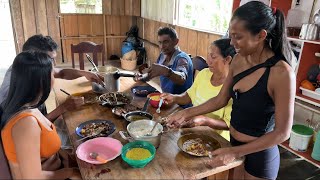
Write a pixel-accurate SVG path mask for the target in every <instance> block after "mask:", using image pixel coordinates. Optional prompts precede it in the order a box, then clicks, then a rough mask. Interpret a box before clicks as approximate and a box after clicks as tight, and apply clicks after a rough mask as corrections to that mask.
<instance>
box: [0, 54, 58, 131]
mask: <svg viewBox="0 0 320 180" xmlns="http://www.w3.org/2000/svg"><path fill="white" fill-rule="evenodd" d="M51 72H52V61H51V58H50V56H49V55H48V54H46V53H43V52H31V51H26V52H22V53H20V54H18V55H17V56H16V58H15V59H14V62H13V64H12V72H11V80H10V88H9V93H8V97H7V99H6V100H5V101H4V102H3V103H2V104H1V107H0V118H1V124H0V128H1V129H2V128H3V127H4V126H5V125H6V123H7V121H8V120H9V119H10V118H11V117H12V115H14V114H15V113H17V112H19V111H21V110H23V109H28V108H37V107H39V106H40V105H41V104H43V103H44V102H45V100H46V99H47V98H48V96H49V93H50V90H51ZM29 103H36V104H35V105H30V106H26V105H27V104H29Z"/></svg>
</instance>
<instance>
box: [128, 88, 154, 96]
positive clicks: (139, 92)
mask: <svg viewBox="0 0 320 180" xmlns="http://www.w3.org/2000/svg"><path fill="white" fill-rule="evenodd" d="M131 92H132V93H133V94H134V95H135V96H139V97H147V96H148V95H149V94H150V93H154V92H158V91H157V90H156V89H155V88H154V87H152V86H135V87H133V88H131Z"/></svg>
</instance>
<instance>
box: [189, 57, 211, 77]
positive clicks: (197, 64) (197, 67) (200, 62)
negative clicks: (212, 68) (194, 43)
mask: <svg viewBox="0 0 320 180" xmlns="http://www.w3.org/2000/svg"><path fill="white" fill-rule="evenodd" d="M192 63H193V77H194V78H195V77H196V76H197V74H198V73H199V71H201V70H202V69H204V68H207V67H208V64H207V62H206V60H205V59H204V57H202V56H195V57H193V58H192Z"/></svg>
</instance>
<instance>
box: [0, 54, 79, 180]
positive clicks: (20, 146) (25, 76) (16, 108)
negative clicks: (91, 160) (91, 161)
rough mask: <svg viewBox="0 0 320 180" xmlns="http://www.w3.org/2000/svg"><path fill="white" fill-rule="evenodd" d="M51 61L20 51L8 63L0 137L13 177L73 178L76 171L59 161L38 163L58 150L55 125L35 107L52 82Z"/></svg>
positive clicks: (42, 100) (1, 111) (1, 110)
mask: <svg viewBox="0 0 320 180" xmlns="http://www.w3.org/2000/svg"><path fill="white" fill-rule="evenodd" d="M52 69H53V64H52V60H51V58H50V57H49V56H48V55H47V54H46V53H41V52H22V53H20V54H18V55H17V57H16V58H15V60H14V62H13V65H12V76H11V81H10V89H9V94H8V97H7V99H6V100H5V101H4V102H3V103H2V104H1V106H0V117H1V124H0V127H1V138H2V141H3V146H4V151H5V154H6V156H7V159H8V160H9V165H10V169H11V174H12V176H13V178H14V179H66V178H70V179H76V178H80V173H79V171H78V170H76V169H73V168H62V169H61V161H60V160H59V159H58V161H55V163H53V164H50V165H49V166H46V167H43V166H42V164H41V162H43V161H44V160H46V159H49V158H52V157H53V156H55V155H56V153H57V152H58V151H59V149H60V146H61V141H60V139H59V136H58V134H57V132H56V129H55V126H54V125H53V124H52V123H51V122H50V121H49V120H48V119H47V118H46V117H45V116H44V115H42V113H41V112H40V111H39V110H38V106H40V105H41V104H43V103H44V102H45V100H46V99H47V98H48V96H49V93H50V91H51V87H52V85H53V83H54V77H53V71H52Z"/></svg>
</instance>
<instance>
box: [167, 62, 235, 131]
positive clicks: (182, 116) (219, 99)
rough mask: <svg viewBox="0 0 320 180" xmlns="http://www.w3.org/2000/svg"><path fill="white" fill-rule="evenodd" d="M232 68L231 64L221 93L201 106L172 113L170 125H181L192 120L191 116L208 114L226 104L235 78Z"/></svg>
mask: <svg viewBox="0 0 320 180" xmlns="http://www.w3.org/2000/svg"><path fill="white" fill-rule="evenodd" d="M232 69H233V68H232V64H231V67H230V71H229V74H228V76H227V78H226V80H225V82H224V83H223V86H222V89H221V90H220V92H219V94H218V95H217V96H216V97H213V98H211V99H209V100H208V101H206V102H205V103H203V104H201V105H199V106H195V107H191V108H187V109H184V110H182V111H179V112H177V113H174V114H172V115H170V116H169V117H168V126H169V127H179V126H180V125H181V124H182V123H183V122H184V121H186V120H190V118H192V117H194V116H197V115H202V114H207V113H209V112H213V111H216V110H218V109H220V108H222V107H224V106H226V105H227V104H228V101H229V99H230V93H229V90H230V87H231V85H232V78H233V75H232V74H233V73H232Z"/></svg>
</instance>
